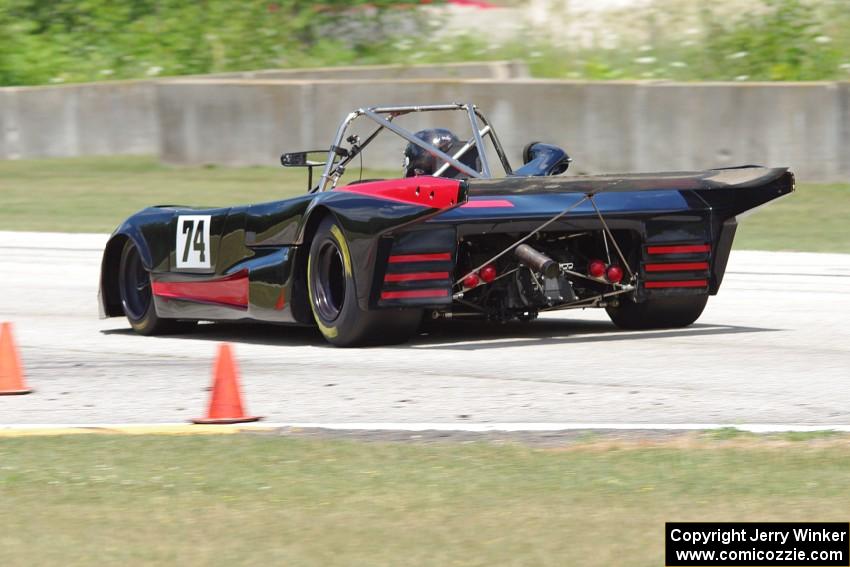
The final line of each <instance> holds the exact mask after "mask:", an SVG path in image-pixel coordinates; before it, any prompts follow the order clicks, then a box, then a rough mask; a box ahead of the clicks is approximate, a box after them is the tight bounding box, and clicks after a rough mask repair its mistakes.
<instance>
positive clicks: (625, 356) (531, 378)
mask: <svg viewBox="0 0 850 567" xmlns="http://www.w3.org/2000/svg"><path fill="white" fill-rule="evenodd" d="M105 241H106V236H105V235H79V234H78V235H72V234H47V233H22V232H21V233H14V232H0V273H2V277H0V320H2V321H11V322H13V323H14V330H15V335H16V339H17V343H18V345H19V347H20V351H21V355H22V359H23V363H24V367H25V372H26V379H27V382H28V385H29V386H30V387H32V388H33V389H35V390H36V392H35V393H33V394H30V395H27V396H8V397H0V425H9V424H56V423H62V424H93V423H131V424H132V423H140V424H141V423H179V422H184V421H186V420H188V419H190V418H192V417H199V416H201V415H202V414H203V412H204V408H205V404H206V402H207V397H208V395H209V391H208V390H209V386H210V377H211V369H212V364H213V359H214V357H215V353H216V347H217V345H218V343H219V342H220V341H228V342H230V343H232V344H233V346H234V350H235V355H236V357H237V359H238V361H239V365H240V370H241V376H242V386H243V393H244V395H245V402H246V405H247V409H248V411H249V412H250V413H251V414H254V415H261V416H264V417H265V418H266V420H268V421H270V422H278V423H293V422H295V423H321V424H338V425H340V426H341V425H344V424H364V423H368V424H376V425H380V424H415V423H420V424H421V423H431V424H447V425H448V424H457V423H461V424H469V426H470V427H472V428H475V427H486V424H493V423H526V424H537V426H538V427H545V424H547V423H606V424H611V425H612V426H617V425H618V424H620V425H623V426H626V425H628V426H633V427H640V426H641V425H644V424H645V425H650V424H668V425H671V424H672V425H676V424H682V426H687V425H688V424H690V425H693V424H717V423H720V424H797V425H807V426H824V427H828V426H831V425H832V426H839V425H847V424H850V325H848V323H847V319H848V316H850V255H839V254H808V253H777V252H746V251H745V252H740V251H735V252H733V255H732V258H731V260H730V264H729V268H728V271H727V275H726V278H725V281H724V283H723V286H722V288H721V290H720V293H719V295H717V296H716V297H713V298H711V299H710V300H709V303H708V307H707V308H706V311H705V313H704V314H703V316H702V318H701V319H700V320H699V321H698V322H697V323H696V324H694V325H693V326H691V327H688V328H686V329H676V330H660V331H649V332H625V331H620V330H618V329H616V328H615V327H614V326H613V325H612V324H611V323H610V322H609V321H608V318H607V317H606V315H605V313H604V312H603V311H601V310H587V311H567V312H562V313H559V314H551V315H547V316H545V317H542V318H541V319H539V320H538V321H535V322H534V323H531V324H519V323H518V324H508V325H487V324H480V323H476V324H471V323H444V324H440V325H439V326H436V327H434V328H432V329H428V330H427V331H425V332H424V333H423V334H422V335H420V336H418V337H417V338H415V339H414V340H413V341H412V342H411V343H410V344H407V345H402V346H396V347H388V348H370V349H336V348H332V347H330V346H328V345H326V344H325V343H324V342H323V340H322V338H321V337H320V336H319V334H318V333H317V332H316V331H315V330H312V329H307V328H295V327H278V326H269V325H248V324H244V325H240V324H228V325H213V324H205V325H202V326H201V327H199V330H198V331H197V332H196V333H194V334H191V335H186V336H182V337H172V338H158V337H142V336H138V335H135V334H134V333H132V332H131V331H130V330H129V328H128V325H127V323H126V321H125V320H124V319H121V318H113V319H106V320H99V319H98V317H97V303H96V293H97V282H98V273H99V269H100V255H101V250H102V248H103V245H104V243H105ZM532 426H533V425H529V427H532Z"/></svg>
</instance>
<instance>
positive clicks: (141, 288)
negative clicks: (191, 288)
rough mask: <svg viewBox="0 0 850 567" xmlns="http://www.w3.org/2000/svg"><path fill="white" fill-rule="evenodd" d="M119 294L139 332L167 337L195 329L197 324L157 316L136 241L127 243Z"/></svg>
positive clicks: (147, 274)
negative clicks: (167, 335)
mask: <svg viewBox="0 0 850 567" xmlns="http://www.w3.org/2000/svg"><path fill="white" fill-rule="evenodd" d="M118 291H119V292H120V294H121V306H122V307H123V309H124V315H126V316H127V320H128V321H129V322H130V326H131V327H133V330H135V331H136V332H137V333H141V334H143V335H166V334H174V333H180V332H185V331H187V330H190V329H191V328H192V327H194V326H195V323H194V322H188V321H175V320H174V319H160V318H159V317H158V316H157V314H156V309H155V308H154V304H153V292H152V290H151V278H150V274H149V273H148V271H147V270H146V269H145V266H144V265H143V264H142V258H141V256H140V255H139V250H138V249H137V248H136V245H135V244H134V243H133V241H132V240H127V243H126V244H124V250H123V251H122V252H121V264H120V267H119V272H118Z"/></svg>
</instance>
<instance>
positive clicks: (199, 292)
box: [99, 104, 794, 346]
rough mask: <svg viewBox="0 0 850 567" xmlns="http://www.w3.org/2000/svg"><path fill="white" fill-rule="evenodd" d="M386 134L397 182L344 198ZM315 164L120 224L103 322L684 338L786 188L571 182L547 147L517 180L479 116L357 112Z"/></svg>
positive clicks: (429, 109)
mask: <svg viewBox="0 0 850 567" xmlns="http://www.w3.org/2000/svg"><path fill="white" fill-rule="evenodd" d="M420 113H436V114H428V115H427V116H428V118H429V119H430V118H431V117H433V118H434V119H437V118H440V119H446V116H447V114H448V115H449V117H448V120H452V119H454V120H455V121H457V118H458V117H460V119H461V120H462V122H463V123H468V126H469V128H470V136H469V138H468V139H466V140H462V139H460V138H458V137H457V136H456V135H455V134H454V133H452V132H451V131H450V130H448V129H446V128H430V129H426V130H421V131H418V132H416V133H414V132H412V131H411V130H408V129H407V128H404V127H402V126H400V125H399V122H404V117H417V118H419V119H421V118H422V115H421V114H420ZM355 123H356V124H358V125H359V126H358V127H357V128H361V129H362V126H363V125H364V124H366V125H367V128H366V129H365V130H364V131H363V132H362V135H361V134H358V133H351V132H352V131H355V130H357V128H355V127H354V126H353V125H354V124H355ZM455 123H456V122H455ZM385 130H387V131H390V132H392V133H394V134H397V135H398V136H400V137H401V138H403V139H404V141H405V142H406V143H407V147H406V149H405V150H404V159H405V161H404V169H403V175H404V176H403V177H401V178H398V179H391V180H359V179H358V180H356V181H351V182H341V181H342V180H344V176H345V174H346V172H347V170H348V169H354V167H353V166H354V165H356V164H357V162H356V161H354V160H355V158H358V157H359V158H360V160H361V163H362V157H363V154H364V151H365V150H366V149H367V148H368V147H369V146H370V144H372V142H373V140H374V139H375V138H376V137H377V136H378V135H379V134H380V133H381V132H383V131H385ZM485 141H488V142H489V144H485ZM315 153H316V152H298V153H288V154H284V155H283V156H282V157H281V162H282V164H283V165H284V166H287V167H305V168H307V169H308V170H309V177H308V179H309V180H308V191H307V193H306V194H304V195H303V196H300V197H295V198H291V199H285V200H281V201H273V202H270V203H260V204H254V205H240V206H234V207H227V208H213V209H210V208H199V207H177V206H159V207H151V208H148V209H145V210H143V211H140V212H138V213H136V214H134V215H133V216H131V217H130V218H128V219H127V220H126V221H124V222H123V223H122V224H121V226H119V227H118V229H117V230H116V231H115V233H114V234H113V235H112V237H111V238H110V240H109V242H108V244H107V246H106V249H105V251H104V254H103V263H102V273H101V281H100V294H99V297H100V307H101V313H102V315H103V316H104V317H111V316H119V315H125V316H126V317H127V318H128V319H129V321H130V325H132V327H133V328H134V329H135V330H136V331H138V332H140V333H142V334H161V333H173V332H180V331H185V330H188V329H191V327H192V326H193V325H194V324H195V323H196V322H197V321H202V320H203V321H232V320H255V321H265V322H273V323H294V324H305V325H317V326H318V328H319V329H320V330H321V332H322V334H323V335H324V336H325V338H326V339H327V340H328V341H329V342H331V343H333V344H334V345H338V346H353V345H367V344H387V343H398V342H403V341H406V340H407V339H408V338H409V337H410V336H411V335H412V334H413V333H414V332H415V331H416V329H417V327H418V326H419V325H420V323H421V321H422V318H423V315H424V316H426V317H430V318H435V319H437V318H455V317H464V318H480V319H483V320H496V321H499V320H510V319H521V320H532V319H534V318H536V317H537V315H538V314H539V313H541V312H543V311H554V310H561V309H574V308H585V307H603V308H605V309H606V311H607V312H608V314H609V315H610V317H611V319H612V320H613V322H614V323H615V324H616V325H617V326H619V327H621V328H625V329H649V328H660V327H682V326H686V325H689V324H691V323H693V322H694V321H695V320H696V319H697V318H698V317H699V316H700V313H701V312H702V310H703V308H704V307H705V304H706V300H707V299H708V296H709V295H714V294H716V293H717V291H718V289H719V288H720V284H721V281H722V280H723V273H724V270H725V268H726V262H727V259H728V257H729V251H730V249H731V247H732V240H733V237H734V235H735V228H736V226H737V223H736V216H737V215H739V214H740V213H742V212H744V211H747V210H749V209H752V208H754V207H757V206H759V205H762V204H764V203H766V202H768V201H770V200H772V199H776V198H777V197H780V196H782V195H786V194H788V193H790V192H792V191H793V190H794V176H793V174H792V173H790V172H789V171H788V170H787V168H765V167H757V166H742V167H736V168H726V169H712V170H707V171H700V172H673V173H641V174H628V175H601V176H564V175H563V174H564V172H565V171H566V170H567V168H568V167H569V164H570V158H569V157H568V155H567V154H566V152H564V151H563V150H562V149H561V148H558V147H556V146H552V145H549V144H544V143H531V144H529V145H528V146H526V148H525V150H524V152H523V162H524V165H523V166H522V167H520V168H518V169H516V170H513V169H512V168H511V165H510V163H509V162H508V159H507V156H506V155H505V152H504V150H503V149H502V146H501V144H500V143H499V139H498V137H497V136H496V132H495V131H494V129H493V127H492V126H491V125H490V123H489V122H488V121H487V119H486V118H485V117H484V115H483V114H482V113H481V112H480V111H479V110H478V109H477V108H476V107H475V106H474V105H472V104H444V105H432V106H401V107H372V108H363V109H360V110H357V111H355V112H352V113H350V114H349V115H348V116H347V117H346V118H345V120H344V121H343V122H342V124H341V126H340V127H339V130H338V132H337V134H336V137H335V138H334V141H333V144H332V145H331V147H330V149H329V150H322V151H321V154H320V155H321V157H320V158H319V159H317V160H312V159H311V158H312V157H313V156H314V154H315ZM497 162H498V166H500V167H501V169H503V170H504V172H503V174H502V175H499V176H497V175H495V174H494V171H493V168H494V167H495V166H496V164H497ZM317 167H321V168H322V173H321V176H320V177H319V178H318V180H317V181H316V183H315V184H314V183H313V169H314V168H317Z"/></svg>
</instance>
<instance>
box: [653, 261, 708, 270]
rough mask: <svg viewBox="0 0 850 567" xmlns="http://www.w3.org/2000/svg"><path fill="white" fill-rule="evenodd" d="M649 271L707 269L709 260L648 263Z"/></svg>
mask: <svg viewBox="0 0 850 567" xmlns="http://www.w3.org/2000/svg"><path fill="white" fill-rule="evenodd" d="M644 267H645V268H646V271H647V272H688V271H696V270H707V269H708V262H682V263H679V264H646V265H645V266H644Z"/></svg>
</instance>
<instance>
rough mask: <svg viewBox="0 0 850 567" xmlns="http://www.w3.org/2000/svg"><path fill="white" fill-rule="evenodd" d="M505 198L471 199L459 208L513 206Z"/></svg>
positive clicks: (501, 207)
mask: <svg viewBox="0 0 850 567" xmlns="http://www.w3.org/2000/svg"><path fill="white" fill-rule="evenodd" d="M513 206H514V204H513V203H511V202H510V201H508V200H507V199H473V200H471V201H467V202H466V203H464V204H463V205H461V206H460V208H461V209H504V208H513Z"/></svg>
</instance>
